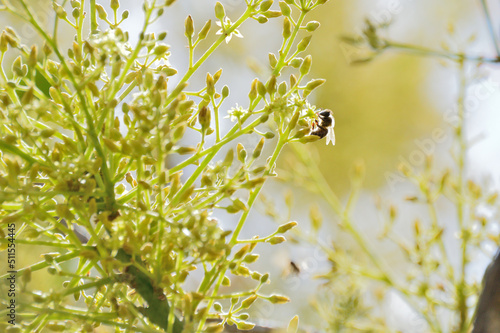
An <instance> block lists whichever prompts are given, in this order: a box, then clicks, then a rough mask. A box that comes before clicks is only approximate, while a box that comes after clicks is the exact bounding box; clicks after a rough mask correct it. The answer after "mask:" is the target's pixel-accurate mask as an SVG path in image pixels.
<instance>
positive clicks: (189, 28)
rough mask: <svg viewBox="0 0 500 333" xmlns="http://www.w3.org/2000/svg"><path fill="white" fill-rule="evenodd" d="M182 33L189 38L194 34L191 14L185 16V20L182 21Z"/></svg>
mask: <svg viewBox="0 0 500 333" xmlns="http://www.w3.org/2000/svg"><path fill="white" fill-rule="evenodd" d="M184 34H185V35H186V37H187V38H188V39H189V40H190V39H191V38H192V37H193V35H194V22H193V18H192V17H191V15H189V16H188V17H186V20H185V21H184Z"/></svg>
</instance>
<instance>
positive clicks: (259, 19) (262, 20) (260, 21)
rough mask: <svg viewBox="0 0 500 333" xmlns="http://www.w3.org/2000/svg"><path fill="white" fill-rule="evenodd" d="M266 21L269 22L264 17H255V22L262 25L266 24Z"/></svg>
mask: <svg viewBox="0 0 500 333" xmlns="http://www.w3.org/2000/svg"><path fill="white" fill-rule="evenodd" d="M267 21H269V19H268V18H267V17H265V16H257V22H259V23H261V24H263V23H267Z"/></svg>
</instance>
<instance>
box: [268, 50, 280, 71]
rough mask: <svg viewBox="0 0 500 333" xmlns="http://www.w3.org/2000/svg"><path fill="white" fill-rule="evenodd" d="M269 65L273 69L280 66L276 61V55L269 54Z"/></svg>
mask: <svg viewBox="0 0 500 333" xmlns="http://www.w3.org/2000/svg"><path fill="white" fill-rule="evenodd" d="M269 64H270V65H271V68H275V67H276V65H277V64H278V59H276V56H275V55H274V53H269Z"/></svg>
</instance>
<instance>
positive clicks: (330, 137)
mask: <svg viewBox="0 0 500 333" xmlns="http://www.w3.org/2000/svg"><path fill="white" fill-rule="evenodd" d="M330 142H331V143H332V145H333V146H335V132H334V131H333V126H332V127H329V128H328V133H327V134H326V144H327V145H328V144H329V143H330Z"/></svg>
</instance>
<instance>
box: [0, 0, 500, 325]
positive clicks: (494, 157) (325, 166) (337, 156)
mask: <svg viewBox="0 0 500 333" xmlns="http://www.w3.org/2000/svg"><path fill="white" fill-rule="evenodd" d="M220 1H221V2H222V3H223V4H224V6H225V9H226V13H227V15H228V16H229V17H230V18H233V20H234V19H235V18H236V17H237V16H238V15H239V13H241V12H242V11H243V10H244V7H245V4H244V1H242V0H220ZM98 2H99V3H102V4H103V5H105V6H107V5H108V3H107V1H98ZM50 3H51V1H44V0H40V1H32V5H33V6H34V7H36V8H39V10H40V11H39V13H40V18H43V15H44V13H46V14H47V15H48V13H50V10H49V8H50ZM121 4H122V7H123V8H128V9H129V10H130V12H131V13H132V15H130V18H129V19H128V20H127V21H126V22H125V23H124V25H123V27H122V29H124V30H129V31H131V34H130V36H131V43H135V41H136V39H137V36H136V34H134V33H133V32H134V31H136V30H137V27H138V26H140V25H142V20H143V17H142V10H141V8H140V7H141V5H142V1H133V0H127V1H125V0H122V1H121ZM214 4H215V1H212V0H210V1H208V0H204V1H187V0H178V1H177V2H176V3H175V4H174V5H172V6H171V7H170V9H169V10H168V11H167V12H166V14H165V15H164V17H163V18H162V19H161V20H160V21H158V22H156V23H155V24H154V25H153V30H155V31H158V32H161V31H168V36H167V39H166V42H167V43H168V44H170V45H171V50H172V57H171V58H170V61H171V63H172V65H173V67H175V68H177V69H178V71H179V72H181V73H182V72H184V71H185V70H186V69H187V66H188V56H187V55H188V53H187V52H188V51H187V48H186V40H185V37H184V34H183V27H184V19H185V18H186V16H187V15H192V17H193V18H194V21H195V26H196V29H200V28H201V27H202V26H203V24H204V23H205V21H207V20H208V19H213V6H214ZM275 5H276V4H275ZM490 6H491V12H492V13H498V12H499V10H500V3H498V2H493V1H492V2H491V4H490ZM309 18H310V19H315V20H317V21H320V22H321V27H320V28H319V29H318V30H317V31H316V32H315V33H314V36H313V39H312V42H311V44H310V46H309V49H308V51H309V52H310V53H311V54H312V56H313V67H312V73H311V74H310V77H311V78H313V77H321V78H325V79H327V82H326V84H324V85H323V86H321V87H320V88H319V89H318V90H317V91H316V92H315V94H314V95H313V96H312V97H311V101H312V102H314V104H315V105H316V106H317V107H318V108H328V109H331V110H333V112H334V115H335V119H336V128H335V132H336V137H337V144H336V145H335V146H334V147H332V146H328V147H327V146H325V144H324V141H318V142H315V143H312V144H309V145H308V147H307V148H308V149H309V150H310V151H311V154H312V156H313V160H311V163H316V164H318V165H319V167H320V170H321V173H322V174H323V175H324V177H325V178H326V179H327V181H328V184H329V186H330V187H331V188H332V189H333V190H334V191H335V193H337V195H338V196H339V197H340V198H345V196H346V195H347V193H348V192H349V189H350V181H349V179H350V174H351V172H352V168H353V165H359V164H363V165H364V168H365V170H366V174H365V180H364V183H363V190H362V191H361V195H360V197H359V201H358V202H357V204H356V206H355V211H354V216H355V217H356V221H359V228H360V230H361V231H362V233H363V234H364V235H365V236H366V237H367V239H368V240H369V242H370V244H371V245H372V246H373V248H374V249H376V251H377V252H379V253H381V254H382V255H383V257H384V259H386V262H387V264H388V267H390V269H391V270H392V271H393V272H394V273H395V274H396V275H397V274H401V275H403V273H404V269H405V266H404V260H403V258H402V256H401V255H400V254H398V252H397V251H394V247H392V245H390V244H387V243H384V242H380V241H378V240H377V237H376V236H377V234H378V233H379V232H380V230H381V228H382V225H381V223H380V219H379V218H378V215H379V211H378V209H377V203H380V202H382V203H390V202H394V203H396V204H398V205H401V206H402V207H403V209H400V214H399V216H398V226H397V230H398V232H400V234H401V237H411V233H410V231H409V230H410V228H411V221H412V220H413V219H414V218H415V217H416V216H420V215H423V212H422V211H421V208H422V207H420V208H419V206H418V205H408V204H407V203H405V201H404V198H405V197H406V196H408V195H411V193H412V191H413V186H412V185H411V184H409V183H408V182H406V181H404V180H403V179H402V176H401V174H400V173H399V171H398V168H397V167H398V165H399V164H400V163H407V164H410V165H411V166H412V167H415V168H420V167H422V166H423V164H424V159H423V158H421V157H422V156H423V154H424V153H429V152H430V154H432V155H433V156H434V159H435V162H436V164H435V167H436V168H445V167H446V166H448V165H451V164H452V163H453V159H452V156H451V155H450V154H449V152H450V148H451V142H452V134H451V128H450V124H449V121H447V119H448V118H447V116H449V115H454V114H456V103H457V102H456V99H457V93H458V86H459V76H460V74H459V70H458V66H457V64H456V63H455V62H453V61H450V60H446V59H443V58H438V57H426V56H422V55H416V54H412V53H410V52H405V51H400V50H392V49H389V50H387V51H386V52H384V53H383V54H381V55H378V56H376V57H374V58H373V59H372V60H371V61H368V62H364V63H355V61H354V60H355V59H357V58H359V57H363V56H365V55H366V54H367V53H366V52H369V51H367V50H366V49H362V48H358V47H355V46H352V45H350V44H348V43H346V42H345V41H343V40H342V39H341V37H342V36H354V35H359V34H360V33H361V31H362V29H363V28H364V26H365V20H366V19H367V18H368V19H370V20H371V21H372V22H375V23H379V24H381V23H388V27H387V28H386V29H384V30H383V31H382V34H383V35H384V36H385V37H386V38H388V39H390V40H395V41H398V42H402V43H406V44H412V45H418V46H425V47H427V48H430V49H436V50H449V51H450V52H457V53H460V52H464V53H467V54H472V55H481V56H486V57H494V56H495V49H494V47H493V44H492V42H491V38H490V35H489V33H488V30H487V25H486V20H485V17H484V13H483V12H482V10H481V6H480V2H479V1H464V0H461V1H457V0H443V1H431V0H422V1H412V0H380V1H370V0H331V1H329V2H328V3H327V4H326V5H324V6H322V7H321V9H320V10H318V11H316V12H313V14H312V15H311V16H310V17H309ZM493 19H494V22H493V23H494V26H495V28H497V29H496V30H497V33H498V26H499V24H500V16H497V17H495V16H493ZM46 21H47V22H49V21H50V20H46ZM0 22H2V24H1V25H2V26H7V25H9V26H13V27H15V29H16V31H18V32H19V34H20V35H21V36H22V39H24V40H25V41H26V40H27V44H29V42H32V43H39V40H38V38H37V37H36V34H35V33H34V32H33V31H32V30H31V28H29V27H28V26H27V25H26V24H23V23H21V22H19V21H15V20H12V18H11V17H8V16H6V15H5V13H0ZM268 24H270V25H271V26H274V29H275V30H276V33H275V34H269V33H268V30H269V29H270V28H269V25H265V26H263V25H260V24H258V23H257V22H255V21H253V22H247V23H246V24H245V25H244V26H243V27H242V28H241V29H240V31H241V33H242V34H243V36H244V38H243V39H238V38H233V39H232V40H231V42H230V43H229V44H227V45H222V47H221V48H220V49H219V50H218V51H217V52H216V54H215V56H214V57H212V58H210V59H209V60H208V61H207V62H206V64H205V65H204V66H203V67H202V68H201V69H200V70H199V73H198V76H195V77H194V78H193V79H192V80H191V86H190V87H191V88H192V89H193V90H196V89H197V88H200V87H202V86H203V85H204V77H205V75H206V72H211V73H214V72H215V71H217V70H218V69H219V66H220V64H221V63H222V64H224V72H223V75H222V77H221V80H220V83H218V85H220V87H222V85H224V84H227V85H229V86H230V87H231V94H230V97H229V98H228V99H227V101H226V104H225V107H226V109H229V108H230V107H232V106H235V105H236V104H237V103H239V104H240V105H243V106H245V103H246V102H247V100H248V98H247V94H248V91H249V87H250V82H251V81H252V80H253V79H254V78H255V77H258V78H260V79H261V80H262V81H265V80H266V78H267V76H268V75H269V73H270V68H269V67H268V60H267V59H268V53H269V52H276V51H277V50H278V49H279V47H280V44H281V24H282V18H276V19H272V20H271V21H270V23H268ZM214 27H215V25H213V28H212V29H214ZM211 37H212V38H213V34H211ZM61 38H63V39H65V40H66V42H69V41H70V40H71V38H72V36H70V35H68V36H65V35H64V34H61ZM209 42H210V38H208V40H207V41H205V42H204V43H205V44H204V45H209ZM465 71H466V75H467V77H468V78H470V85H469V88H468V93H469V95H468V96H470V97H469V98H468V99H467V100H466V105H468V106H469V108H468V111H469V116H468V117H467V123H466V131H467V139H468V140H469V141H470V142H471V149H470V150H469V153H468V159H467V161H468V167H467V174H468V176H469V177H471V178H473V179H474V180H476V181H478V182H479V183H481V184H485V185H487V186H488V187H489V188H498V186H499V180H500V179H499V177H498V170H499V169H500V168H499V167H500V155H499V154H498V153H497V152H498V147H500V131H499V130H498V124H499V123H500V117H499V110H498V109H499V106H500V94H499V87H500V75H499V74H498V65H495V64H490V65H489V64H484V65H481V66H478V65H477V64H476V63H466V66H465ZM284 75H287V73H284ZM176 80H178V79H177V78H176V77H175V76H174V77H173V78H172V81H173V82H174V83H175V81H176ZM197 80H199V84H197ZM169 84H170V83H169ZM226 121H227V122H226V124H225V125H226V126H227V127H229V126H230V125H231V123H230V121H229V119H226ZM436 129H442V130H443V131H444V133H446V134H445V139H444V140H443V141H442V142H439V143H436V144H435V145H433V146H424V143H425V142H429V140H430V139H431V138H432V133H433V131H434V130H436ZM257 139H258V138H250V137H249V138H243V139H242V140H243V141H241V142H242V143H244V144H252V143H255V142H256V140H257ZM196 140H198V138H193V142H195V141H196ZM245 140H247V141H245ZM235 145H236V142H235ZM423 147H424V148H423ZM426 147H427V148H428V147H430V151H426V149H427V148H426ZM294 154H295V152H294V151H293V149H291V148H288V149H287V150H286V151H285V152H284V153H283V154H282V156H281V157H280V162H279V164H278V167H279V171H278V174H279V176H283V175H287V172H289V171H290V170H293V169H294V164H293V163H294V162H293V155H294ZM172 163H175V161H172ZM280 171H282V173H281V174H280ZM288 180H289V179H288ZM290 197H293V207H292V209H291V210H289V209H288V207H287V205H286V200H287V199H286V198H290ZM263 198H265V200H264V202H259V204H258V205H257V207H256V208H255V209H254V211H253V212H252V213H251V219H250V221H249V222H248V223H247V225H246V226H245V229H244V232H243V234H242V236H243V237H245V236H248V237H251V236H253V235H255V234H260V235H266V234H267V233H269V232H272V231H273V230H275V228H276V223H277V222H284V221H285V220H287V219H291V220H296V221H298V222H299V225H300V230H301V232H303V233H304V234H306V235H307V234H310V235H312V231H311V226H310V218H309V208H310V206H311V205H317V206H318V207H319V211H320V213H321V215H322V216H323V227H322V229H321V232H320V233H319V236H317V237H319V238H320V239H321V242H323V243H324V244H332V243H333V244H336V246H338V247H341V248H345V249H346V250H347V251H349V252H350V253H351V254H352V255H353V256H354V257H356V253H357V252H358V251H359V249H357V248H356V246H354V245H353V241H352V239H350V238H348V237H345V236H343V235H342V234H341V233H339V232H338V229H337V228H336V227H335V225H336V222H337V221H338V217H337V216H335V214H334V213H333V212H332V211H331V209H330V208H329V207H328V206H327V205H326V204H325V202H323V201H322V199H320V198H319V197H316V196H315V195H312V194H310V193H309V192H307V191H306V190H304V189H303V188H302V187H301V186H300V184H296V183H294V182H293V180H292V181H290V180H289V181H287V178H286V177H285V178H284V179H282V180H276V181H270V182H268V183H267V184H266V186H265V188H264V191H263ZM422 209H423V208H422ZM439 212H440V218H441V219H442V220H445V221H446V220H447V219H449V220H450V226H449V227H450V228H454V225H455V224H453V223H452V220H453V218H454V216H453V213H452V207H450V206H449V205H447V204H445V203H443V205H442V206H440V207H439ZM218 217H219V218H220V219H221V223H222V224H223V226H224V227H226V228H229V229H230V228H231V226H234V225H235V223H236V217H235V216H232V215H220V216H218ZM315 237H316V236H315ZM446 237H447V238H446V242H447V244H450V246H451V245H453V244H454V243H453V242H454V236H453V230H452V231H450V232H447V234H446ZM495 251H496V247H495V246H493V245H491V244H490V245H488V246H485V248H484V251H482V252H481V253H477V254H475V255H476V257H475V260H474V265H473V267H472V271H471V279H475V280H476V281H480V279H481V276H482V274H483V272H484V269H485V267H486V266H487V264H488V262H489V260H490V258H491V256H492V255H493V254H494V253H495ZM28 252H29V250H28V249H23V247H20V252H19V258H21V263H20V267H21V266H22V265H25V264H28V263H33V262H36V261H38V260H39V259H38V258H37V257H36V256H33V255H32V254H30V253H28ZM257 252H259V253H261V254H262V257H261V259H260V260H259V261H258V262H257V263H256V264H254V265H255V266H253V267H255V268H258V269H259V270H260V271H268V272H270V273H271V276H272V277H273V278H272V284H271V285H269V286H267V287H266V288H267V289H266V291H268V292H271V291H279V292H280V293H283V294H285V295H287V296H289V297H290V298H291V300H292V301H291V302H290V303H288V304H286V305H280V306H272V305H269V304H267V303H264V302H262V303H258V304H259V306H258V307H257V309H256V310H254V315H255V316H256V317H257V318H258V322H259V323H261V324H262V325H277V326H283V325H284V324H283V323H286V322H288V320H289V319H290V318H291V317H292V316H293V315H294V314H296V313H298V314H299V315H300V318H301V323H303V324H304V326H305V327H318V328H319V330H321V324H320V325H318V323H320V322H321V320H322V319H321V318H320V317H319V314H318V312H317V311H316V310H315V309H314V308H313V307H312V306H311V302H312V301H313V300H314V299H316V298H317V297H318V295H319V294H321V293H322V291H321V290H322V289H321V283H322V282H321V280H319V279H316V278H315V276H317V275H320V274H322V273H324V272H326V271H328V269H329V267H330V266H329V262H328V260H327V259H326V257H325V255H324V254H323V253H322V252H321V250H319V248H318V246H315V245H310V244H309V245H308V244H306V243H304V242H298V243H297V242H287V243H286V244H285V245H283V246H278V247H271V246H270V245H259V246H258V248H257ZM291 261H293V263H294V264H295V265H296V266H297V267H298V268H299V269H300V273H298V274H297V273H293V272H292V273H290V271H291V270H292V271H293V269H291V268H290V266H291V264H290V262H291ZM4 262H5V260H1V261H0V265H2V264H3V263H4ZM0 268H1V269H2V270H3V266H0ZM41 277H42V278H41V279H39V280H38V281H34V282H33V287H36V285H37V284H38V285H39V287H40V288H42V289H44V288H46V287H49V288H50V287H51V286H57V285H58V284H60V283H61V281H62V280H61V281H58V280H57V279H56V278H54V277H52V276H41ZM195 279H196V275H193V277H192V280H193V281H192V282H193V285H195V282H196V281H195ZM239 283H245V282H244V281H243V280H241V281H240V282H239ZM42 286H43V287H42ZM233 287H234V288H238V287H239V286H238V283H237V282H236V281H233ZM371 292H372V293H375V292H376V291H373V290H372V291H371ZM384 304H385V307H384V308H380V309H378V310H377V311H378V312H379V313H380V314H381V315H382V316H384V317H386V318H388V321H389V322H390V323H391V325H392V326H393V328H394V329H400V330H403V331H404V332H425V331H426V329H427V328H426V326H425V323H423V322H422V319H421V318H420V317H419V316H418V314H417V313H413V312H412V311H411V310H410V309H409V308H408V307H407V306H405V304H404V303H403V302H402V301H401V300H400V299H399V298H398V296H397V295H396V294H394V295H388V296H387V297H386V301H385V303H384Z"/></svg>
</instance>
